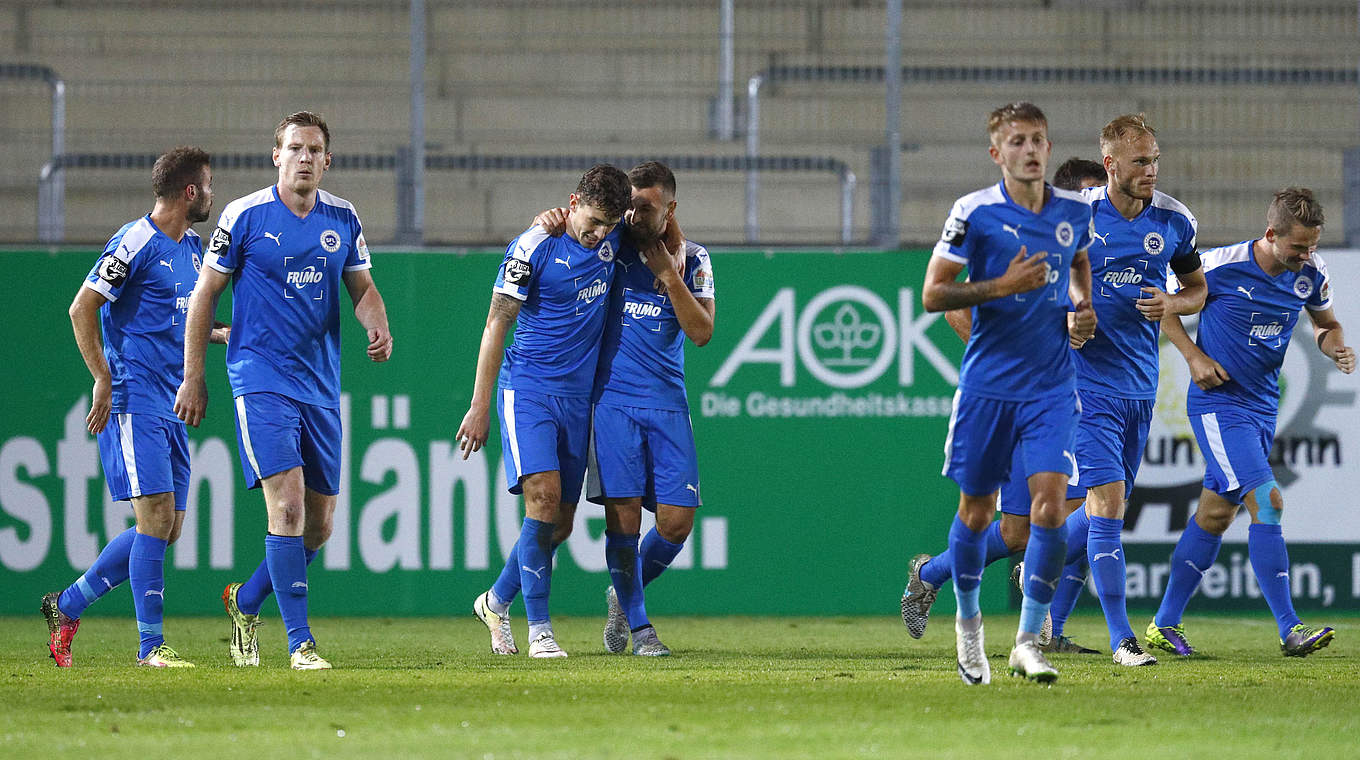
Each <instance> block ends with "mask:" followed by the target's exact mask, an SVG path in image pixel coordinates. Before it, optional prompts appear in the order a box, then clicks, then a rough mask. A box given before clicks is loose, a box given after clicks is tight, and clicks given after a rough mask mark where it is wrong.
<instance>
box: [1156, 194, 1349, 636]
mask: <svg viewBox="0 0 1360 760" xmlns="http://www.w3.org/2000/svg"><path fill="white" fill-rule="evenodd" d="M1323 221H1324V220H1323V215H1322V206H1321V205H1320V204H1319V203H1318V202H1317V200H1316V199H1314V197H1313V192H1312V191H1311V190H1307V189H1304V188H1298V187H1290V188H1286V189H1284V190H1281V191H1279V192H1277V193H1275V198H1274V200H1273V201H1271V204H1270V209H1269V211H1268V212H1267V214H1266V225H1267V226H1266V231H1265V234H1264V235H1262V236H1261V237H1260V238H1259V239H1257V240H1248V241H1246V242H1243V243H1238V244H1236V245H1230V246H1226V247H1223V248H1215V249H1213V250H1211V251H1206V252H1205V253H1204V272H1205V277H1206V279H1207V280H1208V288H1209V296H1208V300H1207V302H1206V303H1205V306H1204V311H1203V312H1202V313H1201V315H1200V320H1199V331H1198V335H1197V336H1196V339H1195V340H1194V341H1191V340H1190V337H1189V335H1187V334H1186V331H1185V327H1184V326H1183V325H1182V324H1181V321H1180V318H1179V317H1177V316H1175V315H1170V316H1168V317H1167V319H1166V321H1165V322H1164V323H1163V328H1164V329H1165V330H1166V336H1167V338H1169V339H1170V340H1171V342H1172V343H1173V344H1175V346H1176V348H1177V349H1179V350H1180V352H1181V355H1182V356H1184V357H1185V361H1186V364H1188V365H1189V368H1190V377H1191V380H1192V381H1193V382H1192V383H1191V384H1190V387H1189V391H1188V394H1187V398H1186V413H1187V415H1188V416H1189V418H1190V426H1191V427H1192V428H1193V429H1194V431H1195V440H1196V441H1197V442H1198V443H1199V449H1200V451H1201V452H1203V453H1204V461H1205V470H1204V489H1203V490H1202V491H1201V492H1200V499H1199V507H1198V509H1197V510H1196V511H1195V516H1194V518H1193V519H1191V520H1190V521H1189V522H1188V523H1187V524H1186V526H1185V532H1184V533H1182V534H1181V538H1180V540H1179V541H1178V542H1176V548H1175V551H1174V552H1172V555H1171V577H1170V578H1169V579H1168V581H1167V586H1166V592H1165V595H1164V596H1163V597H1162V604H1161V606H1160V607H1159V608H1158V609H1157V614H1156V616H1155V617H1154V618H1153V620H1152V622H1151V623H1149V624H1148V627H1147V644H1148V646H1149V647H1156V648H1157V649H1164V650H1166V651H1168V652H1173V653H1175V654H1178V655H1191V654H1194V652H1195V649H1194V647H1192V646H1190V641H1189V639H1188V638H1187V637H1186V635H1185V627H1184V625H1182V623H1181V617H1182V616H1183V615H1184V614H1185V607H1186V604H1187V603H1188V602H1189V601H1190V597H1191V595H1193V594H1194V593H1195V589H1197V588H1198V587H1199V583H1200V579H1201V578H1202V577H1203V574H1204V573H1205V572H1206V571H1207V570H1208V569H1209V568H1210V567H1211V566H1212V565H1213V564H1214V559H1215V558H1217V557H1218V548H1219V545H1220V543H1221V542H1222V540H1223V533H1224V532H1225V531H1226V530H1227V529H1228V526H1229V525H1231V524H1232V521H1233V518H1234V517H1235V516H1236V515H1237V509H1238V507H1239V506H1240V505H1242V504H1245V505H1246V507H1247V512H1248V514H1250V515H1251V527H1250V528H1249V529H1248V533H1247V550H1248V552H1249V554H1250V556H1251V567H1252V570H1253V571H1255V573H1256V582H1257V584H1258V585H1259V586H1260V589H1261V594H1262V595H1263V596H1265V598H1266V603H1267V604H1268V605H1269V606H1270V611H1271V613H1273V614H1274V615H1275V623H1276V625H1277V626H1278V627H1279V633H1280V651H1282V652H1283V653H1284V654H1285V656H1288V657H1304V656H1307V655H1309V654H1312V653H1313V652H1316V651H1318V650H1319V649H1322V648H1323V647H1325V646H1327V645H1328V644H1329V643H1331V641H1332V637H1333V635H1334V632H1333V631H1332V629H1331V628H1330V627H1325V626H1324V627H1322V628H1311V627H1309V626H1306V625H1304V624H1303V623H1302V621H1300V620H1299V616H1298V615H1297V614H1296V613H1295V612H1294V604H1293V600H1292V598H1291V596H1290V590H1289V553H1288V551H1287V550H1286V549H1285V544H1284V535H1283V533H1282V529H1281V527H1280V522H1281V517H1282V516H1283V513H1284V498H1283V496H1282V495H1281V493H1280V487H1279V485H1278V484H1277V483H1276V482H1275V476H1274V474H1273V473H1272V472H1271V469H1270V461H1269V457H1270V447H1271V444H1272V443H1273V441H1274V438H1275V420H1276V414H1277V412H1278V410H1279V403H1280V384H1279V376H1280V367H1281V366H1282V365H1283V364H1284V357H1285V350H1286V349H1287V348H1288V347H1289V340H1290V338H1291V337H1292V336H1293V334H1294V325H1295V324H1296V323H1297V322H1298V318H1299V310H1300V308H1304V309H1306V310H1307V312H1308V316H1309V318H1310V319H1311V320H1312V322H1313V339H1314V341H1315V342H1316V343H1317V346H1318V350H1320V351H1321V352H1322V354H1323V355H1324V356H1326V357H1327V358H1328V359H1331V360H1332V361H1333V362H1334V363H1335V364H1336V367H1337V369H1339V370H1341V371H1342V372H1344V373H1346V374H1348V375H1349V374H1350V373H1352V372H1354V371H1355V351H1354V350H1352V349H1351V347H1350V346H1347V345H1346V338H1345V334H1344V333H1343V332H1342V329H1341V323H1340V322H1338V321H1337V319H1336V315H1335V314H1333V313H1332V288H1331V282H1330V280H1329V279H1328V277H1327V265H1326V264H1325V263H1323V261H1322V258H1321V257H1320V256H1318V255H1317V253H1316V251H1317V243H1318V238H1319V237H1320V236H1321V235H1322V224H1323Z"/></svg>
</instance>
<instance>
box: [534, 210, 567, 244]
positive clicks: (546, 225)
mask: <svg viewBox="0 0 1360 760" xmlns="http://www.w3.org/2000/svg"><path fill="white" fill-rule="evenodd" d="M567 213H568V211H567V209H564V208H562V207H561V206H559V207H557V208H550V209H548V210H547V211H540V212H539V213H538V216H536V217H534V224H536V225H538V226H539V227H542V228H543V229H544V230H545V231H546V232H547V233H548V234H549V235H552V236H553V237H557V236H558V235H561V234H562V233H563V232H566V231H567Z"/></svg>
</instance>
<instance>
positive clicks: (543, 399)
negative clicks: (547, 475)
mask: <svg viewBox="0 0 1360 760" xmlns="http://www.w3.org/2000/svg"><path fill="white" fill-rule="evenodd" d="M498 392H499V394H500V415H501V451H502V459H504V460H505V482H506V483H507V484H508V485H509V486H510V493H524V486H522V485H520V482H519V481H520V478H522V477H524V476H525V475H532V474H534V473H536V472H556V473H557V476H558V479H559V483H560V487H561V489H562V503H563V504H575V503H576V502H577V501H579V500H580V499H581V485H582V483H583V482H584V481H585V477H586V448H587V447H588V446H589V445H590V399H587V398H567V397H565V396H551V395H548V394H546V393H534V392H533V391H517V390H513V389H511V388H500V389H498Z"/></svg>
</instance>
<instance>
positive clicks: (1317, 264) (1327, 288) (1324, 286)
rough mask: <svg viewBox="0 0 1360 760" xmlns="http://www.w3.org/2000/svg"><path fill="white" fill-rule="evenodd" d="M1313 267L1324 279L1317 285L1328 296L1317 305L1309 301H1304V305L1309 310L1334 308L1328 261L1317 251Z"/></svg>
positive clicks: (1314, 255)
mask: <svg viewBox="0 0 1360 760" xmlns="http://www.w3.org/2000/svg"><path fill="white" fill-rule="evenodd" d="M1313 268H1314V269H1316V270H1317V273H1318V277H1320V278H1321V279H1322V282H1320V283H1319V284H1318V286H1317V287H1318V290H1320V291H1322V293H1321V294H1322V295H1324V296H1326V297H1327V300H1325V301H1323V302H1322V303H1321V304H1319V305H1317V306H1313V305H1312V304H1310V303H1308V302H1307V301H1304V302H1303V305H1304V307H1305V308H1307V309H1308V310H1309V311H1326V310H1328V309H1330V308H1332V276H1331V275H1329V274H1327V262H1325V261H1323V260H1322V257H1321V256H1319V255H1317V254H1316V253H1314V254H1313Z"/></svg>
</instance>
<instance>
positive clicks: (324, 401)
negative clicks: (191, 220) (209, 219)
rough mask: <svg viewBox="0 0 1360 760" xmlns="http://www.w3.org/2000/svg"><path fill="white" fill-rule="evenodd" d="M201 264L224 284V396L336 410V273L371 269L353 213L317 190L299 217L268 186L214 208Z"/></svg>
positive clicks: (351, 208) (342, 201) (343, 203)
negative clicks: (227, 303) (228, 297)
mask: <svg viewBox="0 0 1360 760" xmlns="http://www.w3.org/2000/svg"><path fill="white" fill-rule="evenodd" d="M204 262H205V263H206V264H207V265H208V266H210V267H212V268H213V269H216V270H217V271H219V272H222V273H223V274H229V275H231V277H232V304H231V313H232V320H231V337H230V338H229V339H228V341H227V379H229V380H230V381H231V391H232V394H233V395H235V396H242V395H245V394H247V393H260V392H270V393H278V394H281V395H284V396H287V397H288V398H291V399H293V400H295V401H300V402H302V403H304V404H313V405H316V406H324V407H329V408H332V409H338V408H339V407H340V294H341V293H342V292H344V291H343V289H342V288H341V279H340V275H341V273H342V272H354V271H358V270H361V269H368V268H369V267H370V263H369V256H368V245H367V244H366V243H365V242H364V232H363V227H362V226H361V225H360V224H359V216H358V214H356V213H355V212H354V206H353V205H352V204H350V202H349V201H347V200H345V199H343V198H337V197H336V196H334V195H331V194H330V193H328V192H326V191H324V190H318V191H317V198H316V205H315V206H313V207H312V210H311V212H310V213H308V214H307V216H305V217H303V218H299V217H298V216H297V214H294V213H293V212H292V211H290V210H289V209H288V207H287V206H285V205H284V204H283V202H282V201H280V200H279V194H278V190H277V188H275V187H273V186H270V187H266V188H264V189H263V190H259V191H256V192H254V193H251V194H250V195H247V196H245V197H244V198H238V199H236V200H234V201H232V202H231V203H229V204H227V207H226V208H225V209H223V210H222V216H221V218H220V219H219V220H218V222H217V229H216V230H213V235H212V240H211V241H209V243H208V254H207V256H206V257H205V258H204Z"/></svg>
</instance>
